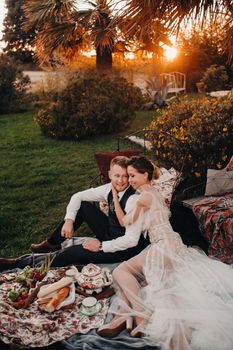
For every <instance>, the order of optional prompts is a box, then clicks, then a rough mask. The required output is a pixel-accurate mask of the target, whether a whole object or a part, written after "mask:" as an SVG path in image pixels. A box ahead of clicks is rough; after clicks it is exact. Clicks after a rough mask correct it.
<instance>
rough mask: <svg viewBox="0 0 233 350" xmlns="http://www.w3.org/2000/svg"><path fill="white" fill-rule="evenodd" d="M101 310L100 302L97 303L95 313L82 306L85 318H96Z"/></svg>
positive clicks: (81, 310)
mask: <svg viewBox="0 0 233 350" xmlns="http://www.w3.org/2000/svg"><path fill="white" fill-rule="evenodd" d="M101 309H102V305H101V303H100V302H97V303H96V307H95V310H94V311H88V309H87V308H85V307H84V306H83V305H81V306H80V312H81V313H82V314H83V315H85V316H94V315H96V314H98V312H100V310H101Z"/></svg>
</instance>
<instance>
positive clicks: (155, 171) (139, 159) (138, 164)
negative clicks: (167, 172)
mask: <svg viewBox="0 0 233 350" xmlns="http://www.w3.org/2000/svg"><path fill="white" fill-rule="evenodd" d="M129 165H130V166H132V167H133V168H135V169H136V170H137V171H138V172H139V173H141V174H144V173H146V172H147V173H148V180H149V181H151V180H152V179H155V180H157V179H158V178H159V168H158V167H157V166H156V165H154V164H153V163H152V162H151V161H150V159H149V158H147V157H145V156H135V157H131V158H130V159H129V161H128V162H127V166H129Z"/></svg>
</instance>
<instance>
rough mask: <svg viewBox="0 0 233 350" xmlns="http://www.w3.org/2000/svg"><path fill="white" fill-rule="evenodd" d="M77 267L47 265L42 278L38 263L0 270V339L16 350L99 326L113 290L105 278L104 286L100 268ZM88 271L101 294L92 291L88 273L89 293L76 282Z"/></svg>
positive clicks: (41, 345)
mask: <svg viewBox="0 0 233 350" xmlns="http://www.w3.org/2000/svg"><path fill="white" fill-rule="evenodd" d="M82 268H83V267H79V266H78V269H77V268H76V267H75V266H70V267H67V268H65V267H61V268H51V269H48V270H47V271H44V272H43V273H44V276H43V278H42V276H41V273H42V271H41V270H39V268H38V267H34V268H31V267H26V268H24V269H23V270H22V271H20V272H9V273H2V274H0V319H1V327H0V340H2V341H3V342H4V343H6V344H17V346H18V347H19V348H20V347H22V348H27V347H30V348H31V347H43V346H47V345H50V344H52V343H54V342H57V341H60V340H63V339H67V338H69V337H71V336H72V335H74V334H76V333H81V334H86V333H87V332H88V331H89V330H91V329H93V328H98V327H100V326H101V325H102V324H103V322H104V319H105V317H106V315H107V312H108V308H109V303H110V299H109V297H110V296H111V295H112V294H113V293H114V289H113V288H112V287H111V286H110V284H111V283H110V281H108V283H107V284H106V285H105V282H106V281H105V278H106V272H103V271H102V269H101V268H100V267H98V266H96V265H93V264H92V265H91V266H87V268H86V269H84V270H82ZM92 270H93V271H96V272H97V271H98V273H97V274H96V276H97V277H98V278H99V277H103V278H104V281H105V282H104V281H102V282H101V285H102V287H101V292H98V293H97V292H96V290H98V288H96V285H95V281H96V277H95V276H91V278H92V281H91V282H92V283H91V284H92V285H90V286H91V287H93V288H94V287H95V289H91V292H90V291H89V293H88V289H85V290H82V287H81V286H80V285H79V282H78V280H79V278H78V277H79V276H80V275H82V274H83V272H82V271H84V272H87V271H90V272H91V271H92ZM87 274H88V273H87ZM108 274H109V276H110V275H111V274H110V272H108ZM111 281H112V279H111ZM86 287H87V286H86ZM91 293H92V296H91V297H90V294H91ZM87 297H89V298H91V299H88V298H87Z"/></svg>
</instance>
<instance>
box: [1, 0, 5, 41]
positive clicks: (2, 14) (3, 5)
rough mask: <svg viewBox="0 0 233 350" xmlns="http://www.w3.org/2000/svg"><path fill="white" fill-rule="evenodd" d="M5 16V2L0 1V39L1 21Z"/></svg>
mask: <svg viewBox="0 0 233 350" xmlns="http://www.w3.org/2000/svg"><path fill="white" fill-rule="evenodd" d="M5 14H6V8H5V1H4V0H0V37H2V29H3V20H4V17H5Z"/></svg>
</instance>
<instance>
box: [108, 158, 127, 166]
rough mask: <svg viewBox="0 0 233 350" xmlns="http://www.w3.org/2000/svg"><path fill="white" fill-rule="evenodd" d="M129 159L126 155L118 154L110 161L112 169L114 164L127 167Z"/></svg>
mask: <svg viewBox="0 0 233 350" xmlns="http://www.w3.org/2000/svg"><path fill="white" fill-rule="evenodd" d="M128 161H129V158H128V157H125V156H116V157H114V158H112V160H111V162H110V169H111V168H112V167H113V166H114V165H119V166H120V167H121V168H125V169H126V168H127V163H128Z"/></svg>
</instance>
